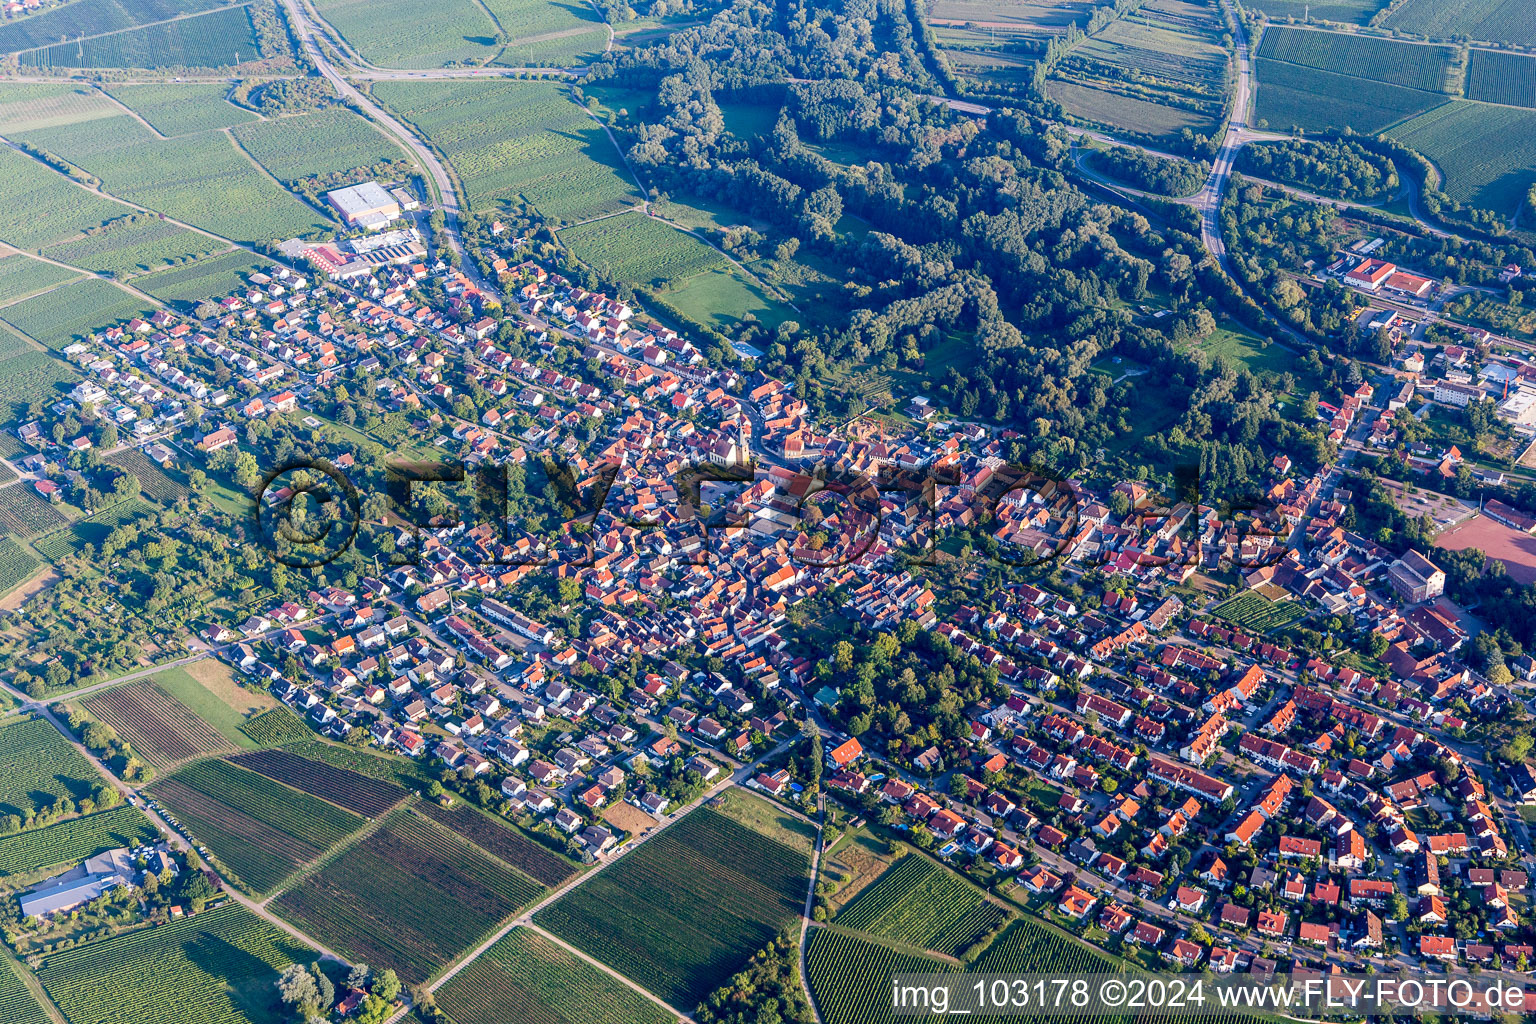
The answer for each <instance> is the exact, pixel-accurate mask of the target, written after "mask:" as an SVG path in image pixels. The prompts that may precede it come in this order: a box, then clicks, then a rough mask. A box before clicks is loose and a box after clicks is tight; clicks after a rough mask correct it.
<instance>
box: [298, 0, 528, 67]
mask: <svg viewBox="0 0 1536 1024" xmlns="http://www.w3.org/2000/svg"><path fill="white" fill-rule="evenodd" d="M315 8H316V10H318V11H319V12H320V16H321V17H323V18H324V19H325V20H326V21H328V22H330V23H331V25H332V26H334V27H335V29H336V31H338V32H340V33H341V34H342V35H343V36H344V37H345V38H346V40H347V42H348V43H350V44H351V45H352V48H353V49H355V50H356V51H357V52H358V54H360V55H361V56H362V58H363V59H364V60H366V61H368V62H370V63H373V64H377V65H379V66H380V67H386V68H436V67H442V66H443V65H445V64H451V63H457V62H461V61H466V60H476V61H486V60H490V59H491V58H492V57H494V56H496V53H497V51H498V50H499V49H500V46H499V45H498V44H497V42H496V26H495V24H493V23H492V22H491V19H490V18H488V17H486V14H485V11H484V9H482V8H481V7H480V5H479V4H477V3H475V2H474V0H440V2H438V3H435V4H433V6H432V16H431V17H430V18H423V17H422V16H421V7H420V5H419V4H416V3H414V2H412V0H318V2H317V3H316V4H315Z"/></svg>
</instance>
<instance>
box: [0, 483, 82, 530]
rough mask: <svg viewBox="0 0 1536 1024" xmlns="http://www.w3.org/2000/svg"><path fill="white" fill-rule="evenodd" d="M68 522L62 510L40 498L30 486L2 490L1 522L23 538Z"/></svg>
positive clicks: (0, 491)
mask: <svg viewBox="0 0 1536 1024" xmlns="http://www.w3.org/2000/svg"><path fill="white" fill-rule="evenodd" d="M68 522H69V519H68V518H66V517H65V515H64V514H63V513H62V512H60V511H59V510H58V509H57V508H55V507H54V506H53V505H50V504H49V503H48V502H47V501H46V500H45V499H43V498H39V497H38V496H37V493H36V492H35V491H33V490H32V489H31V488H30V487H7V488H4V489H3V490H0V524H4V528H5V529H7V530H9V531H10V532H12V533H14V534H15V535H16V536H18V537H20V538H21V539H22V540H28V539H30V538H32V537H35V536H37V535H38V534H40V533H47V532H49V531H50V530H56V529H58V528H59V527H61V526H63V525H65V524H66V523H68Z"/></svg>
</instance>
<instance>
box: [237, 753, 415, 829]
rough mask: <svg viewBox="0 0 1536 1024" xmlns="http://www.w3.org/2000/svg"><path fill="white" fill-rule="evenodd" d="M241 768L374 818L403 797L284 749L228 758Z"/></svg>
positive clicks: (392, 788) (382, 785)
mask: <svg viewBox="0 0 1536 1024" xmlns="http://www.w3.org/2000/svg"><path fill="white" fill-rule="evenodd" d="M230 760H231V761H233V762H234V763H235V764H238V765H239V766H240V767H242V768H248V769H250V770H251V771H253V772H259V773H261V774H262V775H265V776H266V777H267V778H269V779H274V780H276V781H278V782H281V783H283V784H284V785H286V786H291V787H292V788H294V789H297V790H300V791H301V792H304V793H310V794H313V795H315V796H322V797H324V798H325V799H326V800H329V801H330V802H331V803H333V804H336V805H337V806H339V807H345V808H346V809H347V810H349V811H352V812H354V813H356V814H361V815H363V816H365V817H369V818H376V817H378V816H379V815H380V814H383V813H384V812H385V811H387V810H389V809H390V808H391V807H393V806H395V804H397V803H399V802H400V801H401V800H402V799H403V798H404V797H405V795H406V794H405V791H404V790H403V789H401V788H400V787H398V786H395V785H392V784H390V783H388V782H382V781H380V780H378V779H374V778H369V777H368V776H366V775H359V774H358V773H357V772H353V771H348V770H347V769H345V768H337V767H335V766H334V765H329V764H325V763H323V762H320V761H311V760H309V759H308V758H303V757H296V756H295V755H293V754H290V753H288V752H287V751H286V750H263V751H259V752H257V753H253V754H240V755H238V756H236V757H232V758H230Z"/></svg>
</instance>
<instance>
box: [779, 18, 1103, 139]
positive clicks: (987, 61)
mask: <svg viewBox="0 0 1536 1024" xmlns="http://www.w3.org/2000/svg"><path fill="white" fill-rule="evenodd" d="M1094 6H1095V5H1094V4H1093V3H1092V2H1091V0H1054V2H1053V0H933V2H932V3H930V4H929V5H928V17H927V22H928V25H929V31H930V32H931V33H932V34H933V37H934V40H935V42H936V43H937V44H938V47H939V48H940V49H941V50H943V52H944V55H945V58H946V59H947V60H948V61H949V63H950V66H951V67H953V68H954V70H955V72H956V74H958V75H961V76H963V77H969V78H973V79H975V80H977V81H978V84H980V85H981V87H982V88H985V87H986V86H987V85H1000V86H1019V85H1027V84H1028V83H1029V81H1030V65H1031V64H1032V63H1033V60H1032V56H1033V55H1034V54H1035V53H1037V52H1038V50H1039V49H1040V48H1043V47H1044V45H1045V43H1046V41H1047V40H1049V39H1050V38H1051V37H1053V36H1059V35H1062V34H1063V33H1065V32H1066V31H1067V29H1068V28H1069V27H1070V26H1072V25H1077V26H1079V27H1082V26H1085V25H1087V23H1088V18H1089V16H1090V15H1091V14H1092V13H1093V8H1094ZM769 127H772V126H771V125H770V126H769Z"/></svg>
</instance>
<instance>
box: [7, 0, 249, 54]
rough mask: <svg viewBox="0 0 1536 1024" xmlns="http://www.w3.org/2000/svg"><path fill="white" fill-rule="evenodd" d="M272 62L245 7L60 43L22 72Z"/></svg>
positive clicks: (36, 52)
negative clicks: (258, 40)
mask: <svg viewBox="0 0 1536 1024" xmlns="http://www.w3.org/2000/svg"><path fill="white" fill-rule="evenodd" d="M263 56H267V54H263V53H262V52H261V48H260V46H259V45H258V44H257V41H256V30H255V29H254V28H253V27H252V25H251V15H250V12H249V10H247V8H245V7H243V6H242V7H220V8H219V9H217V10H213V11H209V12H207V13H206V14H200V15H198V16H196V17H193V18H185V19H183V20H181V21H171V22H165V23H163V24H160V25H148V26H145V27H143V28H136V29H129V30H128V31H125V32H114V33H113V34H111V35H105V36H97V37H96V38H94V39H86V40H83V41H80V42H67V43H55V44H54V45H52V46H48V47H44V48H43V49H40V50H28V51H27V52H26V53H23V54H22V55H21V66H22V67H23V68H174V67H196V68H223V67H232V66H234V65H235V64H237V63H241V62H244V61H250V60H256V59H259V58H260V57H263Z"/></svg>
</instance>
